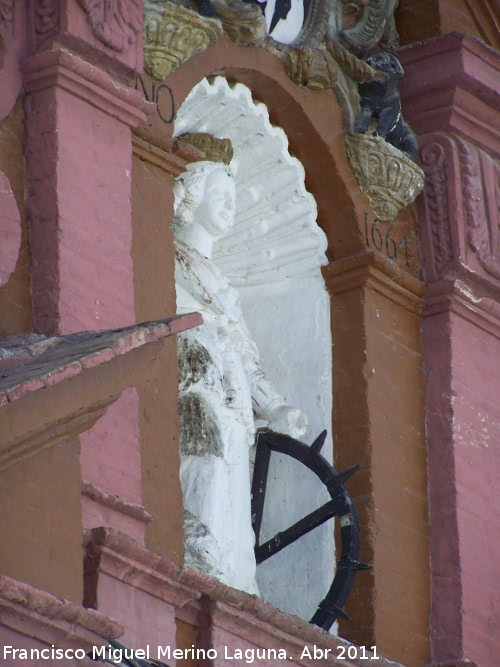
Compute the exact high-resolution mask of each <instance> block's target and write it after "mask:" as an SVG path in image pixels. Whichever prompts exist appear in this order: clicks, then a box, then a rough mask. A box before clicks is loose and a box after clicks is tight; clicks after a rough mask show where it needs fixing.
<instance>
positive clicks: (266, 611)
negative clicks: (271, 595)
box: [84, 527, 398, 667]
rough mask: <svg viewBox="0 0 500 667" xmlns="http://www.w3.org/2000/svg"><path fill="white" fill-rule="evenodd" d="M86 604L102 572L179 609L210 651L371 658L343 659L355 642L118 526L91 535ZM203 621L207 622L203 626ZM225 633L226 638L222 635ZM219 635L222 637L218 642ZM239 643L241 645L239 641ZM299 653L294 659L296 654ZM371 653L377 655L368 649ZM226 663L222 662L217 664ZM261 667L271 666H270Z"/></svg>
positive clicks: (315, 662)
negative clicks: (148, 545)
mask: <svg viewBox="0 0 500 667" xmlns="http://www.w3.org/2000/svg"><path fill="white" fill-rule="evenodd" d="M84 541H85V547H86V551H87V559H86V568H85V572H86V591H85V603H86V604H92V603H93V604H95V603H96V602H97V588H98V578H99V575H100V574H101V573H102V574H103V575H107V576H110V577H113V578H114V579H115V580H119V581H121V582H122V583H123V584H125V585H129V586H132V587H134V588H137V589H139V590H141V591H144V592H146V593H147V594H149V595H152V596H154V597H156V598H158V599H160V600H163V601H164V602H166V603H167V604H169V605H175V606H176V607H177V610H176V615H177V617H178V618H184V619H186V620H187V622H189V623H195V624H198V625H200V627H199V629H200V642H201V643H202V644H205V646H204V648H206V649H208V648H209V645H210V644H212V645H213V641H223V644H222V645H225V644H227V645H228V646H229V643H232V645H233V646H253V647H259V648H269V647H271V648H279V647H281V646H282V647H283V649H285V651H286V652H287V656H289V657H290V658H291V661H290V662H288V661H287V662H286V665H291V666H292V665H303V666H304V667H314V666H315V667H328V666H329V667H331V666H332V665H339V666H340V665H343V666H344V667H366V664H367V659H366V657H365V658H364V659H362V658H360V657H358V658H356V659H341V660H337V659H336V656H338V653H339V650H340V649H341V648H345V651H346V653H345V655H346V658H347V650H348V648H349V647H350V646H352V644H350V643H349V642H347V641H345V640H344V639H341V638H340V637H334V636H332V635H330V634H328V633H327V632H325V631H323V630H321V629H320V628H318V627H316V626H313V625H310V624H309V623H307V622H306V621H303V620H302V619H300V618H298V617H296V616H289V615H287V614H284V613H282V612H280V611H279V610H278V609H276V608H275V607H274V606H273V605H271V604H270V603H267V602H265V601H264V600H262V599H261V598H258V597H257V596H254V595H249V594H248V593H244V592H242V591H237V590H235V589H233V588H230V587H228V586H226V585H225V584H223V583H221V582H219V581H217V580H216V579H213V578H211V577H209V576H207V575H205V574H203V573H201V572H198V571H196V570H192V569H189V568H184V567H179V566H177V565H175V564H174V563H172V562H171V561H170V560H169V559H168V558H167V557H165V556H159V555H157V554H155V553H153V552H151V551H148V550H147V549H145V548H143V547H141V546H140V545H139V544H138V543H137V542H135V541H134V540H133V539H132V538H131V537H129V536H128V535H126V534H125V533H122V532H121V531H119V530H117V529H114V528H106V527H101V528H96V529H93V530H92V531H88V532H87V533H86V535H85V540H84ZM200 620H201V623H200ZM221 633H222V634H221ZM217 637H218V638H219V639H217ZM235 641H236V643H235ZM306 646H307V647H311V652H312V650H313V647H314V646H316V647H318V648H320V649H321V650H322V651H325V649H329V650H330V654H329V655H328V657H327V658H324V659H310V658H308V657H304V658H301V657H300V654H301V652H302V651H303V649H304V647H306ZM292 654H293V655H292ZM366 655H367V656H369V655H371V653H370V651H368V650H367V651H366ZM223 664H225V663H224V662H220V661H219V659H217V660H216V661H215V663H214V665H215V666H216V667H217V665H220V666H221V667H222V665H223ZM254 664H256V665H257V666H258V667H259V666H260V665H264V664H266V665H268V664H269V662H264V663H261V662H259V661H256V662H255V663H254ZM370 664H373V665H377V667H398V663H394V662H392V661H389V660H387V659H385V658H383V657H379V658H378V659H377V660H373V661H370Z"/></svg>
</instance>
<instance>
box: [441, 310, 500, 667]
mask: <svg viewBox="0 0 500 667" xmlns="http://www.w3.org/2000/svg"><path fill="white" fill-rule="evenodd" d="M479 324H480V323H479ZM452 339H453V342H452V363H453V387H452V388H453V392H454V399H453V412H454V443H455V462H456V464H455V465H456V485H457V517H458V535H459V544H460V547H459V553H460V562H461V571H462V595H463V598H462V607H463V620H464V626H463V649H464V655H465V656H466V657H468V658H470V659H473V660H475V661H476V662H477V664H478V665H481V667H495V666H496V665H498V648H499V638H500V548H499V545H500V505H499V503H498V499H499V498H500V449H499V445H500V400H499V398H500V373H498V365H499V363H500V330H497V331H496V332H487V331H485V330H484V329H482V328H481V327H480V325H479V326H478V325H476V324H474V323H472V322H470V321H468V320H465V319H462V318H459V317H456V318H453V319H452Z"/></svg>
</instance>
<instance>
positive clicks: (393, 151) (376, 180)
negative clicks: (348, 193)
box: [346, 133, 424, 220]
mask: <svg viewBox="0 0 500 667" xmlns="http://www.w3.org/2000/svg"><path fill="white" fill-rule="evenodd" d="M346 147H347V155H348V156H349V162H350V164H351V168H352V170H353V172H354V175H355V176H356V180H357V182H358V185H359V189H360V190H361V192H362V193H363V194H364V195H365V196H366V197H367V198H368V200H369V201H370V204H371V207H372V209H373V212H374V213H375V215H376V216H377V217H378V218H380V220H394V218H396V216H397V215H398V213H400V212H401V211H403V210H404V209H405V208H407V207H408V206H410V204H413V202H414V201H415V199H416V198H417V196H418V195H419V194H420V193H421V192H422V190H423V187H424V174H423V172H422V170H421V169H420V167H419V166H418V165H417V164H415V163H414V162H412V160H410V159H409V158H407V157H406V155H404V154H403V153H401V151H399V150H398V149H397V148H394V147H393V146H391V145H390V144H389V143H388V142H386V141H385V140H384V139H382V137H375V136H369V135H362V134H353V133H346Z"/></svg>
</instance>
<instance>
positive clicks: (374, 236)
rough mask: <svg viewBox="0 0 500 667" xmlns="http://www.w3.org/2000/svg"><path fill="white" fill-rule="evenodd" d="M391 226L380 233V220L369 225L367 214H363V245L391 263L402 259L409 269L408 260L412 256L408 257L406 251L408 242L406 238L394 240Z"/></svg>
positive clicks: (375, 220)
mask: <svg viewBox="0 0 500 667" xmlns="http://www.w3.org/2000/svg"><path fill="white" fill-rule="evenodd" d="M393 229H394V227H393V225H389V227H388V228H387V231H385V230H384V231H381V229H380V220H379V219H378V218H374V220H373V222H372V223H371V224H370V222H369V221H368V214H367V213H365V244H366V247H367V248H375V250H377V251H378V252H380V253H382V254H383V255H385V256H386V257H388V258H389V259H391V260H392V261H393V262H397V261H398V260H400V259H403V258H404V261H405V264H406V267H407V268H409V267H410V259H411V258H412V257H413V255H410V252H409V250H408V241H407V238H406V236H403V237H402V238H401V239H397V238H394V236H393V234H392V231H393Z"/></svg>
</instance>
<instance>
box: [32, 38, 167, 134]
mask: <svg viewBox="0 0 500 667" xmlns="http://www.w3.org/2000/svg"><path fill="white" fill-rule="evenodd" d="M22 70H23V74H24V84H25V87H26V90H27V92H28V93H34V92H38V91H41V90H44V89H46V88H51V87H58V88H60V89H62V90H64V91H66V92H68V93H70V94H72V95H74V96H75V97H78V98H79V99H81V100H82V101H85V102H87V103H89V104H91V105H92V106H94V107H96V108H97V109H100V110H102V111H104V112H105V113H108V114H109V115H110V116H113V117H114V118H117V119H118V120H120V121H121V122H122V123H125V124H127V125H129V126H130V127H136V126H137V125H139V123H143V122H144V121H145V120H146V117H147V115H148V114H149V113H152V112H153V111H154V105H153V104H151V103H150V102H146V101H145V100H144V97H143V95H142V94H141V93H140V92H139V91H137V90H134V89H133V88H129V87H128V86H124V85H122V84H120V83H118V82H117V81H115V80H114V79H113V78H112V77H111V76H109V74H107V73H106V72H105V71H103V70H102V69H101V68H98V67H96V66H94V65H91V64H89V63H88V62H86V61H85V60H82V59H81V58H80V57H78V56H76V55H74V54H72V53H70V52H69V51H66V50H54V51H44V52H42V53H39V54H36V55H34V56H31V57H30V58H27V59H26V60H25V61H24V62H23V64H22Z"/></svg>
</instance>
